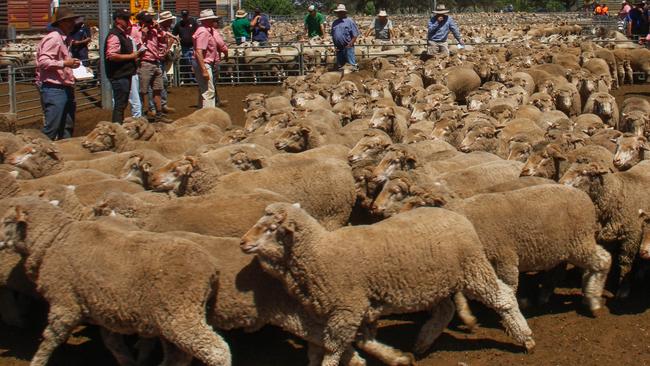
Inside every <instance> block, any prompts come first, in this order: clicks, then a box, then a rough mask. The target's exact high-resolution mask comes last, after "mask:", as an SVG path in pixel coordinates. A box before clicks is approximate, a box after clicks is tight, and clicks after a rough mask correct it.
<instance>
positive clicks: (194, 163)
mask: <svg viewBox="0 0 650 366" xmlns="http://www.w3.org/2000/svg"><path fill="white" fill-rule="evenodd" d="M199 170H200V167H199V162H198V160H197V159H196V158H195V157H193V156H184V157H182V158H181V159H178V160H174V161H171V162H169V163H167V164H165V165H164V166H163V167H161V168H160V169H158V170H156V171H154V172H153V174H151V182H150V184H151V188H152V189H153V190H154V191H162V192H165V191H173V192H175V193H182V191H183V190H184V189H185V188H186V186H187V181H188V180H189V177H190V176H191V175H192V174H193V173H194V172H196V171H199Z"/></svg>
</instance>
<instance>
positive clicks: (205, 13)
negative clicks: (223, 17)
mask: <svg viewBox="0 0 650 366" xmlns="http://www.w3.org/2000/svg"><path fill="white" fill-rule="evenodd" d="M209 19H214V20H217V19H219V17H218V16H216V15H215V14H214V11H212V9H205V10H201V14H199V20H209Z"/></svg>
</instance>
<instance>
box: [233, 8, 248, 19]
mask: <svg viewBox="0 0 650 366" xmlns="http://www.w3.org/2000/svg"><path fill="white" fill-rule="evenodd" d="M247 15H248V13H247V12H246V10H244V9H239V10H237V12H236V13H235V18H246V16H247Z"/></svg>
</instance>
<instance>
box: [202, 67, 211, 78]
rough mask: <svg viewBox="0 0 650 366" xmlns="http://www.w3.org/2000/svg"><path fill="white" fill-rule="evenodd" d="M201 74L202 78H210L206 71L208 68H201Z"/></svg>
mask: <svg viewBox="0 0 650 366" xmlns="http://www.w3.org/2000/svg"><path fill="white" fill-rule="evenodd" d="M201 75H203V78H204V79H205V80H209V79H210V74H209V73H208V69H203V70H201Z"/></svg>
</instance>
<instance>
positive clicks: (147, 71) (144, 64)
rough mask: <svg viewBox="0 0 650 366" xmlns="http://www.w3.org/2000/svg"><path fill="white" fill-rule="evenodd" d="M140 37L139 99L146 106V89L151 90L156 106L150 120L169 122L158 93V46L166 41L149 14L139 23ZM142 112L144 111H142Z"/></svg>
mask: <svg viewBox="0 0 650 366" xmlns="http://www.w3.org/2000/svg"><path fill="white" fill-rule="evenodd" d="M140 29H141V37H142V49H143V53H142V57H140V65H139V66H138V77H139V78H140V101H141V103H142V107H143V108H145V107H146V106H147V90H148V89H149V87H151V89H152V90H153V102H154V105H155V107H156V116H155V117H154V119H152V120H150V122H165V123H169V122H172V120H170V119H168V118H167V117H165V116H164V115H163V110H162V105H161V102H160V94H161V92H162V90H163V78H162V70H161V69H160V47H161V44H163V43H166V42H167V41H166V40H165V34H164V32H162V31H161V30H160V27H159V26H158V24H156V23H155V22H154V21H153V16H152V15H151V14H146V15H145V16H143V17H142V22H141V25H140ZM143 114H144V113H143Z"/></svg>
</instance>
